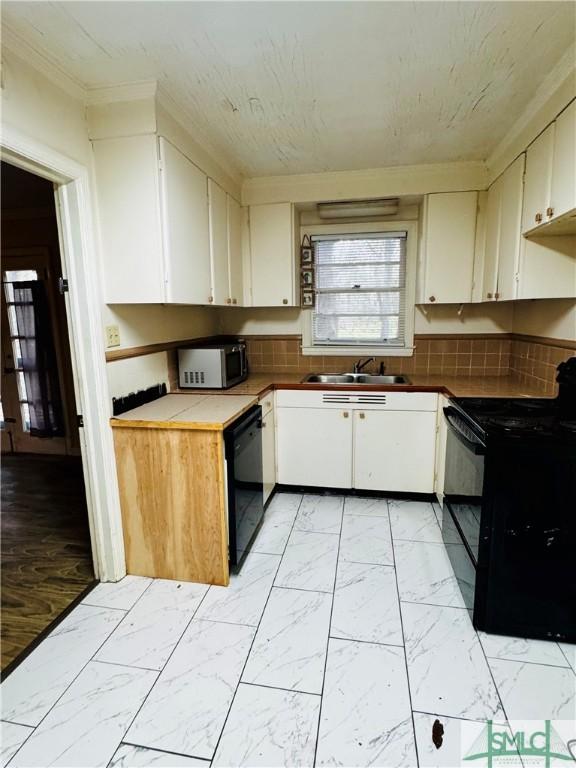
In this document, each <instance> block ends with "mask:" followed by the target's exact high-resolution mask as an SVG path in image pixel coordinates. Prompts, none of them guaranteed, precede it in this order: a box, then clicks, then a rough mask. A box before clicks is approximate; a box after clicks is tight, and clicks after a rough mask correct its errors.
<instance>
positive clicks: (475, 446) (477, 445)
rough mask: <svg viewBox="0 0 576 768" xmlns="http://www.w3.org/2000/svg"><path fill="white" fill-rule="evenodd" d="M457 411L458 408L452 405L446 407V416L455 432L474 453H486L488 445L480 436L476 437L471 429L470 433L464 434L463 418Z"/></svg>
mask: <svg viewBox="0 0 576 768" xmlns="http://www.w3.org/2000/svg"><path fill="white" fill-rule="evenodd" d="M457 413H458V412H457V411H456V409H455V408H452V407H451V406H448V407H447V408H444V416H445V417H446V421H447V422H448V425H449V426H450V428H451V429H452V431H453V433H454V434H455V435H456V437H457V438H458V440H460V442H461V443H463V444H464V445H465V446H466V448H468V449H469V450H470V451H472V452H473V453H475V454H477V455H481V454H483V453H485V449H486V446H485V445H484V443H483V442H482V441H481V440H480V438H479V437H476V435H474V433H473V432H472V431H471V430H469V431H468V434H464V432H463V431H462V429H461V427H460V425H461V419H460V418H459V417H458V416H457V415H456V414H457Z"/></svg>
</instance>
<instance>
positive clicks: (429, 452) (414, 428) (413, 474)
mask: <svg viewBox="0 0 576 768" xmlns="http://www.w3.org/2000/svg"><path fill="white" fill-rule="evenodd" d="M435 441H436V412H435V411H428V412H424V411H356V412H355V413H354V488H358V489H359V490H367V491H409V492H411V493H431V492H432V490H433V488H434V455H435Z"/></svg>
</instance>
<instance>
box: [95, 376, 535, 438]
mask: <svg viewBox="0 0 576 768" xmlns="http://www.w3.org/2000/svg"><path fill="white" fill-rule="evenodd" d="M306 375H307V374H302V373H293V374H292V373H253V374H250V376H248V378H247V379H246V381H243V382H242V383H241V384H238V385H236V386H235V387H231V388H230V389H227V390H218V389H216V390H201V391H195V392H194V393H193V394H192V393H191V392H190V390H176V391H175V392H173V393H171V394H169V395H165V396H164V397H161V398H159V399H158V400H155V401H154V402H152V403H147V404H146V405H141V406H140V407H139V408H134V409H132V410H131V411H127V412H126V413H123V414H122V415H121V416H116V417H114V418H113V419H111V421H110V423H111V424H112V426H113V427H127V426H130V427H150V428H157V429H158V428H162V429H168V428H169V429H200V430H202V429H203V430H223V429H225V428H226V427H227V426H228V425H229V424H231V423H232V422H233V421H234V420H235V419H237V418H238V416H241V415H242V414H243V413H245V412H246V411H247V410H248V409H249V408H251V407H252V406H253V405H255V404H256V403H257V402H258V399H259V398H262V397H263V396H264V395H265V394H266V393H267V392H270V391H271V390H273V389H326V390H338V391H358V389H368V390H371V391H380V392H394V391H396V392H440V393H442V394H445V395H449V396H450V395H453V396H455V397H543V394H542V392H541V391H540V390H536V389H535V388H534V387H530V386H528V385H526V384H522V383H520V382H519V381H518V380H517V379H513V378H512V377H511V376H442V375H439V376H428V375H425V374H409V375H408V378H409V380H410V384H407V385H404V384H401V385H388V386H383V385H374V384H373V385H369V386H363V387H358V386H356V385H342V384H311V383H307V382H304V381H303V379H304V378H305V377H306Z"/></svg>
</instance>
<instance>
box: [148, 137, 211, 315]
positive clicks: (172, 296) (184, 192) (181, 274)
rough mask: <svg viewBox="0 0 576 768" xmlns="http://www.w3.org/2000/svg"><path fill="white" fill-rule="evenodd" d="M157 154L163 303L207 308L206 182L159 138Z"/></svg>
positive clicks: (197, 171)
mask: <svg viewBox="0 0 576 768" xmlns="http://www.w3.org/2000/svg"><path fill="white" fill-rule="evenodd" d="M160 154H161V158H162V170H161V174H160V178H161V182H162V214H163V235H164V258H165V265H166V300H167V302H173V303H176V304H207V303H208V300H209V297H210V237H209V224H208V179H207V177H206V175H205V174H204V173H202V171H201V170H199V169H198V168H197V167H196V166H195V165H194V164H193V163H191V162H190V161H189V160H188V158H187V157H185V156H184V155H183V154H182V153H181V152H179V151H178V150H177V149H176V148H175V147H173V146H172V144H170V143H169V142H168V141H166V140H165V139H163V138H160ZM143 220H144V219H143Z"/></svg>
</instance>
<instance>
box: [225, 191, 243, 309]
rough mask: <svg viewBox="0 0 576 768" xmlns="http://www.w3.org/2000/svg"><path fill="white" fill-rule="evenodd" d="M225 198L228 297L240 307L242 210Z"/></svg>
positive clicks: (241, 298)
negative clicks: (226, 212) (226, 213)
mask: <svg viewBox="0 0 576 768" xmlns="http://www.w3.org/2000/svg"><path fill="white" fill-rule="evenodd" d="M227 198H228V200H227V202H228V275H229V295H230V299H231V301H232V304H236V305H238V306H242V304H243V303H244V281H243V264H242V208H241V207H240V205H239V204H238V203H237V202H236V200H234V198H232V197H230V195H228V196H227Z"/></svg>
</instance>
